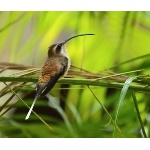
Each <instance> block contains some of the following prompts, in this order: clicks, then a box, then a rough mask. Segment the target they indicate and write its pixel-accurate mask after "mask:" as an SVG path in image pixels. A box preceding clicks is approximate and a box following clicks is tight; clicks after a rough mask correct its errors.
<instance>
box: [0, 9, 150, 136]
mask: <svg viewBox="0 0 150 150" xmlns="http://www.w3.org/2000/svg"><path fill="white" fill-rule="evenodd" d="M0 20H1V24H0V37H1V38H0V39H1V42H0V69H1V70H0V137H149V136H150V133H149V131H150V119H149V118H150V117H149V113H150V96H149V95H150V87H149V84H150V77H149V71H150V54H149V51H150V42H149V41H150V12H111V11H110V12H92V11H90V12H88V11H87V12H86V11H74V12H73V11H72V12H70V11H66V12H65V11H64V12H59V11H57V12H54V11H49V12H47V11H45V12H36V11H35V12H0ZM84 33H94V34H95V35H94V36H85V37H80V38H76V39H74V40H72V41H70V42H69V43H67V50H68V53H69V56H70V59H71V64H72V66H71V68H70V70H69V72H68V74H67V76H66V77H64V78H61V79H60V80H59V81H58V82H57V84H56V85H55V86H54V88H53V89H52V90H51V91H50V92H49V94H48V95H47V96H45V97H43V98H41V99H39V100H37V102H36V104H35V107H34V109H33V110H34V112H33V113H32V114H31V117H30V118H29V120H27V121H26V120H25V116H26V114H27V112H28V110H29V107H30V106H31V104H32V101H33V99H34V96H35V89H36V83H37V81H38V76H39V71H40V68H41V66H42V65H43V63H44V61H45V59H46V57H47V51H48V47H49V46H50V45H52V44H54V43H57V42H61V41H64V40H65V39H67V38H69V37H71V36H74V35H77V34H84Z"/></svg>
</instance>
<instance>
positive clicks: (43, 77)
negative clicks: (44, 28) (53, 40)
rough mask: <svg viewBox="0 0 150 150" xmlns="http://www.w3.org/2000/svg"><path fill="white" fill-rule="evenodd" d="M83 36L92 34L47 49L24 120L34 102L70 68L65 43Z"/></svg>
mask: <svg viewBox="0 0 150 150" xmlns="http://www.w3.org/2000/svg"><path fill="white" fill-rule="evenodd" d="M84 35H94V34H80V35H76V36H73V37H71V38H69V39H67V40H65V41H64V42H62V43H58V44H53V45H51V46H50V47H49V49H48V58H47V60H46V61H45V63H44V65H43V67H42V69H41V73H40V76H39V81H38V84H37V88H36V95H35V99H34V101H33V103H32V106H31V108H30V110H29V112H28V114H27V116H26V118H25V119H26V120H27V119H28V118H29V116H30V114H31V111H32V109H33V106H34V104H35V102H36V100H37V99H38V98H40V97H42V96H44V95H46V94H47V93H48V92H49V91H50V90H51V89H52V88H53V86H54V85H55V83H56V82H57V80H58V79H59V78H60V77H61V76H63V75H65V74H66V73H67V72H68V69H69V68H70V58H69V56H68V53H67V50H66V47H65V43H67V42H68V41H70V40H71V39H73V38H75V37H78V36H84Z"/></svg>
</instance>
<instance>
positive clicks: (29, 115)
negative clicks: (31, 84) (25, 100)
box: [25, 98, 37, 120]
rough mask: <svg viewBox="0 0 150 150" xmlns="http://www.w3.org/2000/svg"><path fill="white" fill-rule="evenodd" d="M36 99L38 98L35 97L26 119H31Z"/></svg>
mask: <svg viewBox="0 0 150 150" xmlns="http://www.w3.org/2000/svg"><path fill="white" fill-rule="evenodd" d="M36 100H37V98H35V99H34V101H33V103H32V105H31V107H30V110H29V112H28V113H27V115H26V118H25V120H27V119H29V117H30V114H31V112H32V109H33V107H34V104H35V102H36Z"/></svg>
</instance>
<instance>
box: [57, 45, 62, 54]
mask: <svg viewBox="0 0 150 150" xmlns="http://www.w3.org/2000/svg"><path fill="white" fill-rule="evenodd" d="M61 47H62V44H58V45H57V46H56V53H57V54H59V53H60V52H61Z"/></svg>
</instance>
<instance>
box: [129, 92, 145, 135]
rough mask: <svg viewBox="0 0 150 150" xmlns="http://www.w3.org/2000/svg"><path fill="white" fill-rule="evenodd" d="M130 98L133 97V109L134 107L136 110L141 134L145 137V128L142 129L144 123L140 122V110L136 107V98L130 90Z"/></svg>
mask: <svg viewBox="0 0 150 150" xmlns="http://www.w3.org/2000/svg"><path fill="white" fill-rule="evenodd" d="M132 98H133V101H134V105H135V109H136V112H137V116H138V119H139V122H140V124H141V129H142V132H143V136H144V137H145V138H147V135H146V132H145V129H144V125H143V123H142V119H141V116H140V111H139V108H138V104H137V99H136V96H135V93H134V92H132Z"/></svg>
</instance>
